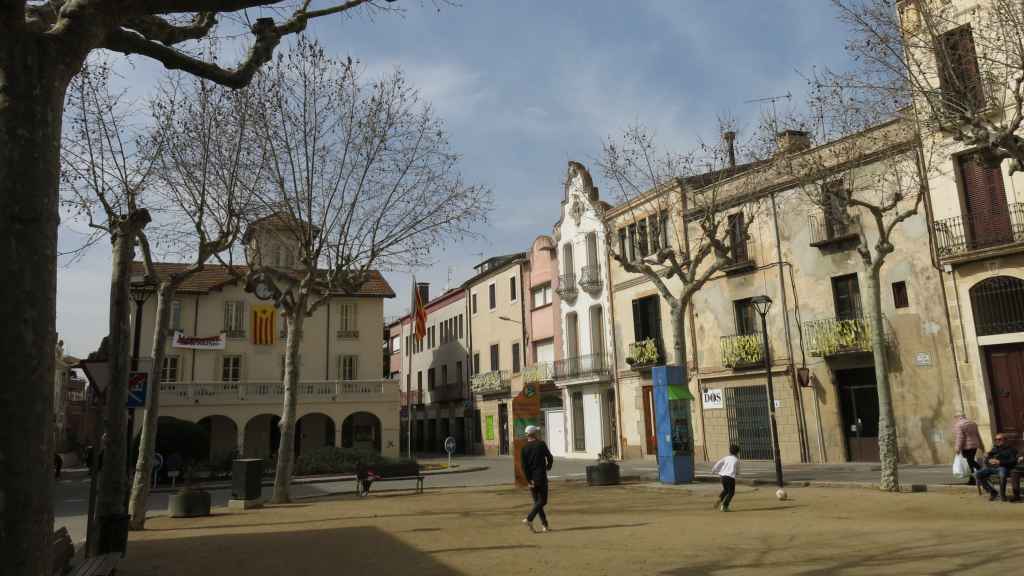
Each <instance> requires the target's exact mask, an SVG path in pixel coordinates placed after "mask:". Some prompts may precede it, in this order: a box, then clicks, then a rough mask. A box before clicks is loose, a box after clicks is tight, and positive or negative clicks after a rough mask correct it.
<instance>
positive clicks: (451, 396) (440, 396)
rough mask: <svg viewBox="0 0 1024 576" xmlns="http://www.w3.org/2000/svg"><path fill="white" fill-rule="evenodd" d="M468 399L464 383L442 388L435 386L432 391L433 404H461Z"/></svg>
mask: <svg viewBox="0 0 1024 576" xmlns="http://www.w3.org/2000/svg"><path fill="white" fill-rule="evenodd" d="M467 397H468V394H466V385H465V384H464V383H462V382H452V383H451V384H442V385H441V386H435V387H434V389H433V390H431V391H430V401H431V402H461V401H462V400H465V399H466V398H467Z"/></svg>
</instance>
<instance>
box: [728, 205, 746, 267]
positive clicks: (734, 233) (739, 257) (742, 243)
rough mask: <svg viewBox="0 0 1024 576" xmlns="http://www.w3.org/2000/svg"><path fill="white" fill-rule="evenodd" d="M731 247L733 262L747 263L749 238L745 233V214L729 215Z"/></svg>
mask: <svg viewBox="0 0 1024 576" xmlns="http://www.w3.org/2000/svg"><path fill="white" fill-rule="evenodd" d="M729 247H730V248H731V252H730V256H731V257H732V258H731V259H732V261H733V262H746V261H747V238H746V234H745V233H744V231H743V213H742V212H736V213H735V214H729Z"/></svg>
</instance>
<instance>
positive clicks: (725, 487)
mask: <svg viewBox="0 0 1024 576" xmlns="http://www.w3.org/2000/svg"><path fill="white" fill-rule="evenodd" d="M739 453H740V447H739V445H738V444H730V445H729V455H728V456H723V457H722V459H721V460H719V461H718V462H715V465H714V466H713V467H712V468H711V473H712V474H718V476H719V477H721V479H722V493H721V494H719V495H718V502H715V508H718V509H720V510H721V511H722V512H728V511H729V503H730V502H732V497H733V494H735V493H736V476H737V475H739V473H740V459H739Z"/></svg>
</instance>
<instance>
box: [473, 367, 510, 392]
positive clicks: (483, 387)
mask: <svg viewBox="0 0 1024 576" xmlns="http://www.w3.org/2000/svg"><path fill="white" fill-rule="evenodd" d="M469 387H470V388H471V389H472V390H473V393H474V394H501V393H503V392H510V391H511V390H512V372H511V371H509V370H491V371H490V372H481V373H480V374H476V375H474V376H473V377H472V378H470V379H469Z"/></svg>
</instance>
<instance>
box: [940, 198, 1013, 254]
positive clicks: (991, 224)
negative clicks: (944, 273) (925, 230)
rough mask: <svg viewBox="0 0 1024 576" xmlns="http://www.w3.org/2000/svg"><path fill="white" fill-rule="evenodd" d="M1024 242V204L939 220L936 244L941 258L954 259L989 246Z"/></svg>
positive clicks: (996, 246)
mask: <svg viewBox="0 0 1024 576" xmlns="http://www.w3.org/2000/svg"><path fill="white" fill-rule="evenodd" d="M1018 242H1024V203H1018V202H1015V203H1012V204H1009V205H1007V206H1006V208H1005V209H1002V210H997V211H994V212H983V213H980V214H965V215H963V216H957V217H955V218H946V219H944V220H936V222H935V245H936V249H937V251H938V255H939V258H954V257H956V256H961V255H965V254H968V253H970V252H974V251H976V250H984V249H988V248H998V247H1000V246H1006V245H1009V244H1016V243H1018Z"/></svg>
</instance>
